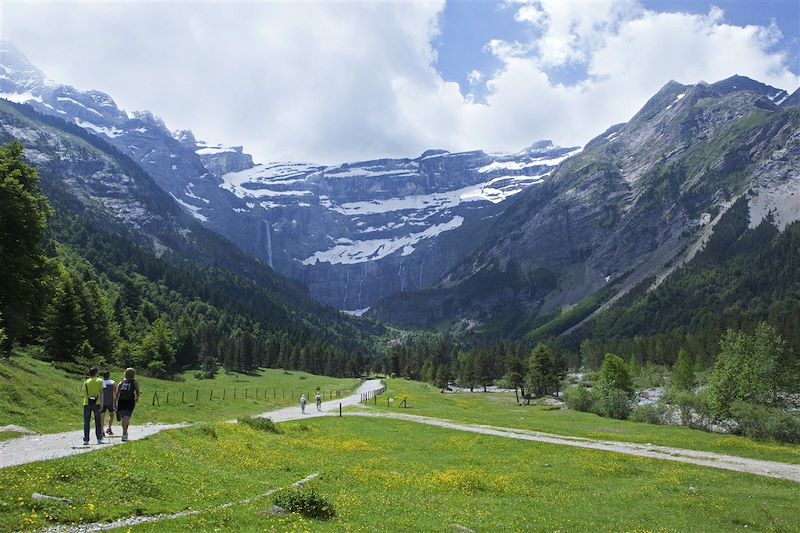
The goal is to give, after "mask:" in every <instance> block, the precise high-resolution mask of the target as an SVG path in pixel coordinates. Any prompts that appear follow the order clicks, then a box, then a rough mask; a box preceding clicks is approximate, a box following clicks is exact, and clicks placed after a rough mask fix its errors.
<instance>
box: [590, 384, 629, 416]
mask: <svg viewBox="0 0 800 533" xmlns="http://www.w3.org/2000/svg"><path fill="white" fill-rule="evenodd" d="M596 407H597V408H598V411H599V412H598V414H600V415H602V416H608V417H611V418H617V419H619V420H625V419H626V418H628V416H629V415H630V414H631V400H630V395H629V394H628V393H627V392H626V391H624V390H620V389H614V390H610V391H608V392H606V394H604V395H603V396H601V397H600V398H599V399H598V401H597V404H596Z"/></svg>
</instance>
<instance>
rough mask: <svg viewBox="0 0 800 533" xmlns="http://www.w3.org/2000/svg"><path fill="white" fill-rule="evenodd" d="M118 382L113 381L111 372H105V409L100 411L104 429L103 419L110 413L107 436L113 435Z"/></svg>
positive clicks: (101, 424) (101, 423)
mask: <svg viewBox="0 0 800 533" xmlns="http://www.w3.org/2000/svg"><path fill="white" fill-rule="evenodd" d="M115 385H116V382H115V381H114V380H113V379H111V372H109V371H108V370H106V371H105V372H103V392H102V394H103V407H102V409H100V427H101V428H102V427H103V417H105V414H106V413H108V429H107V430H106V435H113V434H114V432H113V431H111V425H112V424H113V423H114V392H115Z"/></svg>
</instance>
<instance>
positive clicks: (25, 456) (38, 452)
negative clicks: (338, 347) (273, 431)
mask: <svg viewBox="0 0 800 533" xmlns="http://www.w3.org/2000/svg"><path fill="white" fill-rule="evenodd" d="M380 387H381V382H380V380H377V379H370V380H367V381H365V382H364V383H362V384H361V386H360V387H359V388H358V390H357V391H356V392H355V393H354V394H351V395H350V396H346V397H344V398H338V399H336V400H331V401H328V402H323V403H322V411H320V412H317V408H316V405H314V398H311V399H310V400H309V402H308V403H307V404H306V413H305V414H302V413H301V412H300V406H299V405H298V406H297V407H286V408H283V409H277V410H275V411H267V412H265V413H261V414H260V415H257V416H262V417H267V418H271V419H272V420H273V421H275V422H284V421H286V420H297V419H301V418H313V417H317V416H328V415H333V414H339V403H341V404H342V407H343V408H344V407H350V406H353V405H358V403H359V402H360V400H361V394H362V393H366V392H369V391H373V390H376V389H379V388H380ZM233 422H235V421H233ZM189 425H191V423H188V422H187V423H183V424H142V425H136V424H132V425H131V427H130V429H129V431H128V434H129V435H130V438H131V440H139V439H143V438H145V437H149V436H150V435H155V434H156V433H159V432H161V431H164V430H167V429H176V428H181V427H186V426H189ZM116 429H117V431H118V432H119V431H120V430H119V426H117V428H116ZM90 436H91V442H92V444H90V445H89V446H83V445H81V443H82V442H83V430H78V431H67V432H65V433H50V434H45V435H31V436H28V437H20V438H16V439H11V440H7V441H3V442H0V468H6V467H9V466H15V465H21V464H26V463H33V462H36V461H46V460H48V459H57V458H59V457H67V456H70V455H77V454H79V453H87V452H93V451H97V450H102V449H104V448H107V447H109V446H115V445H119V444H121V441H120V438H119V435H117V436H113V437H110V438H106V439H105V442H106V443H105V444H95V443H94V442H95V441H94V426H92V430H91V433H90Z"/></svg>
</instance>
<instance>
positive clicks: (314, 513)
mask: <svg viewBox="0 0 800 533" xmlns="http://www.w3.org/2000/svg"><path fill="white" fill-rule="evenodd" d="M272 501H273V503H275V505H278V506H280V507H283V508H284V509H286V510H287V511H291V512H293V513H299V514H301V515H303V516H306V517H308V518H319V519H321V520H327V519H329V518H333V517H334V516H335V515H336V511H335V510H334V508H333V504H332V503H331V502H329V501H328V500H327V499H326V498H324V497H323V496H320V495H319V494H318V493H317V492H316V491H315V490H314V489H301V488H291V489H286V490H282V491H280V492H279V493H277V494H276V495H275V496H274V497H273V498H272Z"/></svg>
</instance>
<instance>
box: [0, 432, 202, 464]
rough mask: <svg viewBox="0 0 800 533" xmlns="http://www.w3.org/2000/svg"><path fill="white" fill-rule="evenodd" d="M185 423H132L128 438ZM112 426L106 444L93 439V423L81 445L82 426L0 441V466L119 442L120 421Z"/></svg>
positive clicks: (91, 450)
mask: <svg viewBox="0 0 800 533" xmlns="http://www.w3.org/2000/svg"><path fill="white" fill-rule="evenodd" d="M188 425H190V424H142V425H135V424H131V427H130V428H128V436H129V437H130V438H131V440H138V439H143V438H145V437H149V436H150V435H154V434H155V433H159V432H161V431H164V430H165V429H176V428H181V427H186V426H188ZM114 429H115V430H116V431H117V434H116V435H114V436H111V437H106V439H105V444H97V442H95V439H94V426H92V431H91V434H90V436H91V441H90V444H89V445H88V446H84V445H83V430H78V431H67V432H66V433H49V434H45V435H31V436H28V437H20V438H17V439H11V440H7V441H3V442H0V468H6V467H9V466H15V465H21V464H25V463H33V462H35V461H46V460H47V459H57V458H59V457H66V456H68V455H78V454H79V453H87V452H94V451H97V450H102V449H104V448H108V447H109V446H116V445H119V444H121V443H122V441H121V440H120V433H121V432H122V429H120V427H119V425H117V426H116V427H115V428H114Z"/></svg>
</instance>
